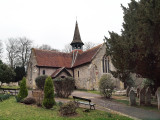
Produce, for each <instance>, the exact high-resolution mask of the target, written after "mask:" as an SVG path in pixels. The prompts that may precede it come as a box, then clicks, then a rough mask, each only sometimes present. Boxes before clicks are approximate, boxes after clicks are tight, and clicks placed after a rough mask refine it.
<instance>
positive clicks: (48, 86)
mask: <svg viewBox="0 0 160 120" xmlns="http://www.w3.org/2000/svg"><path fill="white" fill-rule="evenodd" d="M54 104H55V100H54V88H53V81H52V78H51V77H48V78H47V79H46V81H45V86H44V100H43V105H44V106H45V107H46V108H47V109H50V108H52V107H53V105H54Z"/></svg>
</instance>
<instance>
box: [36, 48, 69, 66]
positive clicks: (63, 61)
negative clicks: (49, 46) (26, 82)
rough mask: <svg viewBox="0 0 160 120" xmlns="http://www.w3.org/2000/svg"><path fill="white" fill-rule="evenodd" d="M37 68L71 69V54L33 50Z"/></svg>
mask: <svg viewBox="0 0 160 120" xmlns="http://www.w3.org/2000/svg"><path fill="white" fill-rule="evenodd" d="M33 51H34V53H35V56H36V60H37V66H45V67H66V68H71V62H72V54H71V53H62V52H56V51H49V50H40V49H33Z"/></svg>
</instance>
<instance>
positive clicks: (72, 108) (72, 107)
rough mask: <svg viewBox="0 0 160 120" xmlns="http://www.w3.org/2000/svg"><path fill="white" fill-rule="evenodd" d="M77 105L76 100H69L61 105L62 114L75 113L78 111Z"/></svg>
mask: <svg viewBox="0 0 160 120" xmlns="http://www.w3.org/2000/svg"><path fill="white" fill-rule="evenodd" d="M76 109H77V106H76V104H75V103H74V102H72V101H71V102H69V103H66V104H63V105H62V106H60V110H59V112H60V114H61V115H62V116H68V115H74V114H75V113H76Z"/></svg>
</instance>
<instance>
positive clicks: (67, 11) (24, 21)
mask: <svg viewBox="0 0 160 120" xmlns="http://www.w3.org/2000/svg"><path fill="white" fill-rule="evenodd" d="M129 2H130V0H0V40H2V41H3V44H4V43H5V41H6V40H7V39H8V38H9V37H23V36H25V37H27V38H29V39H31V40H33V41H34V45H41V44H48V45H51V46H52V47H53V48H56V49H63V48H64V46H65V45H66V44H67V43H71V41H72V39H73V34H74V29H75V22H76V17H77V21H78V25H79V30H80V35H81V39H82V41H83V42H84V43H85V42H87V41H91V42H94V43H102V42H103V38H104V36H107V37H109V36H108V31H115V32H117V33H120V31H121V29H122V22H123V11H122V8H121V5H120V4H123V5H124V6H127V4H128V3H129Z"/></svg>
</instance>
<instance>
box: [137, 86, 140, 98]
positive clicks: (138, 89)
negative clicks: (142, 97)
mask: <svg viewBox="0 0 160 120" xmlns="http://www.w3.org/2000/svg"><path fill="white" fill-rule="evenodd" d="M139 92H140V88H137V97H138V98H139Z"/></svg>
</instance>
